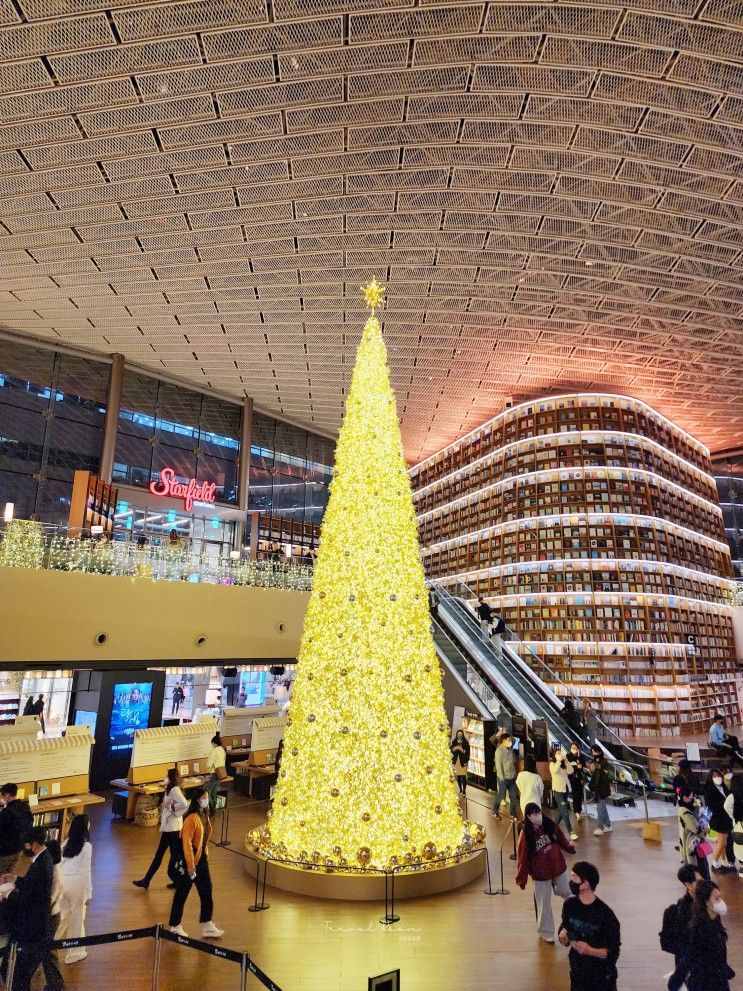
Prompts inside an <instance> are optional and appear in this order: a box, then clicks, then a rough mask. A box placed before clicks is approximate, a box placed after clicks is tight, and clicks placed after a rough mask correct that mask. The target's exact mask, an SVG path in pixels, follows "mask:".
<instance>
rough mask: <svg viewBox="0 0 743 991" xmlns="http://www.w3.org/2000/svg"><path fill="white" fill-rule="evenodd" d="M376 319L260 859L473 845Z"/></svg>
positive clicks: (377, 294) (399, 857)
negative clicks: (455, 773)
mask: <svg viewBox="0 0 743 991" xmlns="http://www.w3.org/2000/svg"><path fill="white" fill-rule="evenodd" d="M363 293H364V298H365V300H366V303H367V306H368V307H369V308H370V309H371V311H372V314H371V316H370V318H369V319H368V320H367V323H366V326H365V327H364V332H363V335H362V339H361V343H360V345H359V349H358V354H357V358H356V365H355V368H354V371H353V376H352V379H351V386H350V390H349V394H348V400H347V403H346V411H345V416H344V420H343V425H342V427H341V431H340V435H339V438H338V444H337V447H336V453H335V470H334V475H333V481H332V484H331V486H330V499H329V502H328V505H327V509H326V510H325V516H324V519H323V524H322V532H321V540H320V547H319V552H318V557H317V562H316V564H315V574H314V590H313V593H312V596H311V599H310V603H309V606H308V610H307V614H306V617H305V625H304V632H303V636H302V642H301V646H300V651H299V658H298V664H297V677H296V681H295V685H294V691H293V697H292V702H291V706H290V710H289V712H290V715H289V718H288V720H287V729H286V733H285V737H284V751H283V754H284V755H283V759H282V764H281V774H280V777H279V781H278V785H277V789H276V794H275V798H274V804H273V809H272V811H271V813H269V821H268V822H267V823H266V824H265V825H264V826H262V827H260V828H259V829H257V830H254V831H252V832H251V833H250V834H249V837H248V840H249V843H250V844H252V845H253V846H254V848H255V849H257V850H259V851H261V852H262V853H264V854H267V855H272V856H275V857H278V858H281V859H287V860H300V861H308V860H309V861H310V862H311V863H313V864H322V865H323V867H324V869H330V870H332V869H333V868H336V867H337V868H340V869H341V870H342V869H343V867H344V866H346V865H351V866H357V867H358V866H362V867H369V866H373V867H388V866H396V865H398V864H400V865H405V864H407V865H411V866H425V865H426V864H430V863H431V862H433V861H435V860H436V859H437V858H439V857H442V856H457V857H458V856H461V855H462V854H464V853H465V852H466V851H468V850H469V849H471V847H472V846H473V844H474V843H475V841H476V840H479V839H482V838H483V836H484V831H483V829H482V827H481V826H478V825H476V824H472V825H470V824H468V823H466V822H465V821H464V820H463V819H462V816H461V813H460V810H459V804H458V800H457V796H456V792H455V788H454V785H453V783H452V772H451V755H450V752H449V737H448V732H449V728H448V725H447V721H446V716H445V712H444V700H443V689H442V683H441V672H440V668H439V663H438V658H437V656H436V650H435V646H434V643H433V638H432V636H431V632H430V622H431V620H430V615H429V611H428V596H427V592H426V588H425V581H424V575H423V568H422V566H421V562H420V550H419V545H418V532H417V527H416V521H415V515H414V510H413V498H412V492H411V488H410V481H409V478H408V473H407V469H406V465H405V460H404V457H403V451H402V442H401V438H400V429H399V425H398V418H397V407H396V403H395V396H394V393H393V391H392V388H391V385H390V376H389V369H388V366H387V355H386V349H385V345H384V341H383V339H382V331H381V327H380V324H379V320H378V319H377V317H376V315H375V311H376V309H377V308H378V307H379V306H380V304H381V302H382V299H383V293H384V287H383V286H380V285H379V284H378V283H377V282H376V280H372V282H371V283H370V284H369V285H368V286H366V287H364V288H363Z"/></svg>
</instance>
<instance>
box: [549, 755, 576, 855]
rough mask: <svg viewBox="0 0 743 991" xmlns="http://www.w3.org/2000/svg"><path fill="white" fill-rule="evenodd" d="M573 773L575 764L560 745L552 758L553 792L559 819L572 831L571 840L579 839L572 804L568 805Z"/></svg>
mask: <svg viewBox="0 0 743 991" xmlns="http://www.w3.org/2000/svg"><path fill="white" fill-rule="evenodd" d="M572 773H573V765H572V764H571V763H570V761H569V760H568V759H567V757H566V756H565V751H564V750H563V749H562V748H561V747H558V748H557V749H556V750H555V752H554V753H553V754H552V757H551V758H550V775H551V777H552V794H553V796H554V799H555V802H556V803H557V821H558V822H564V823H565V828H566V829H567V831H568V832H569V833H570V839H571V840H577V839H578V834H577V833H576V832H575V830H574V829H573V825H572V823H571V822H570V806H569V805H568V793H569V791H570V775H571V774H572Z"/></svg>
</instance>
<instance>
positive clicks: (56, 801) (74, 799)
mask: <svg viewBox="0 0 743 991" xmlns="http://www.w3.org/2000/svg"><path fill="white" fill-rule="evenodd" d="M105 801H106V799H105V798H103V797H102V796H101V795H91V794H90V793H86V794H84V795H67V796H65V797H64V798H44V799H42V800H41V801H40V802H39V803H38V805H35V806H34V807H33V808H32V809H31V812H32V813H33V815H46V814H48V813H49V812H61V813H62V818H61V820H60V823H59V839H60V840H64V839H65V838H66V836H67V831H68V829H69V825H70V821H71V819H72V817H73V816H76V815H79V814H80V813H81V812H82V811H83V809H84V808H85V807H86V806H88V805H102V804H103V802H105Z"/></svg>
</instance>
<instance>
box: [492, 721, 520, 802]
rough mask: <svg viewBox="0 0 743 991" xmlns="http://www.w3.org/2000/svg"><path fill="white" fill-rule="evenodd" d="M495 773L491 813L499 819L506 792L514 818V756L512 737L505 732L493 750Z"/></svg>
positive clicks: (515, 798)
mask: <svg viewBox="0 0 743 991" xmlns="http://www.w3.org/2000/svg"><path fill="white" fill-rule="evenodd" d="M495 773H496V776H497V778H498V790H497V792H496V795H495V801H494V802H493V815H494V816H495V818H496V819H500V817H501V815H500V807H501V803H502V802H503V799H504V798H505V797H506V792H508V801H509V805H510V811H511V818H512V819H515V818H516V807H517V805H518V795H517V794H516V757H515V755H514V752H513V737H512V736H511V734H510V733H505V734H504V735H503V737H502V738H501V742H500V744H499V746H498V748H497V750H496V751H495Z"/></svg>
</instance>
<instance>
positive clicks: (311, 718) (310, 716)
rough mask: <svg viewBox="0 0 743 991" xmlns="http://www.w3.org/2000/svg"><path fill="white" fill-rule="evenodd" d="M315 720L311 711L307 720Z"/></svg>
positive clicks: (310, 721)
mask: <svg viewBox="0 0 743 991" xmlns="http://www.w3.org/2000/svg"><path fill="white" fill-rule="evenodd" d="M314 721H315V717H314V716H313V715H312V713H310V714H309V716H307V722H308V723H314Z"/></svg>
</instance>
